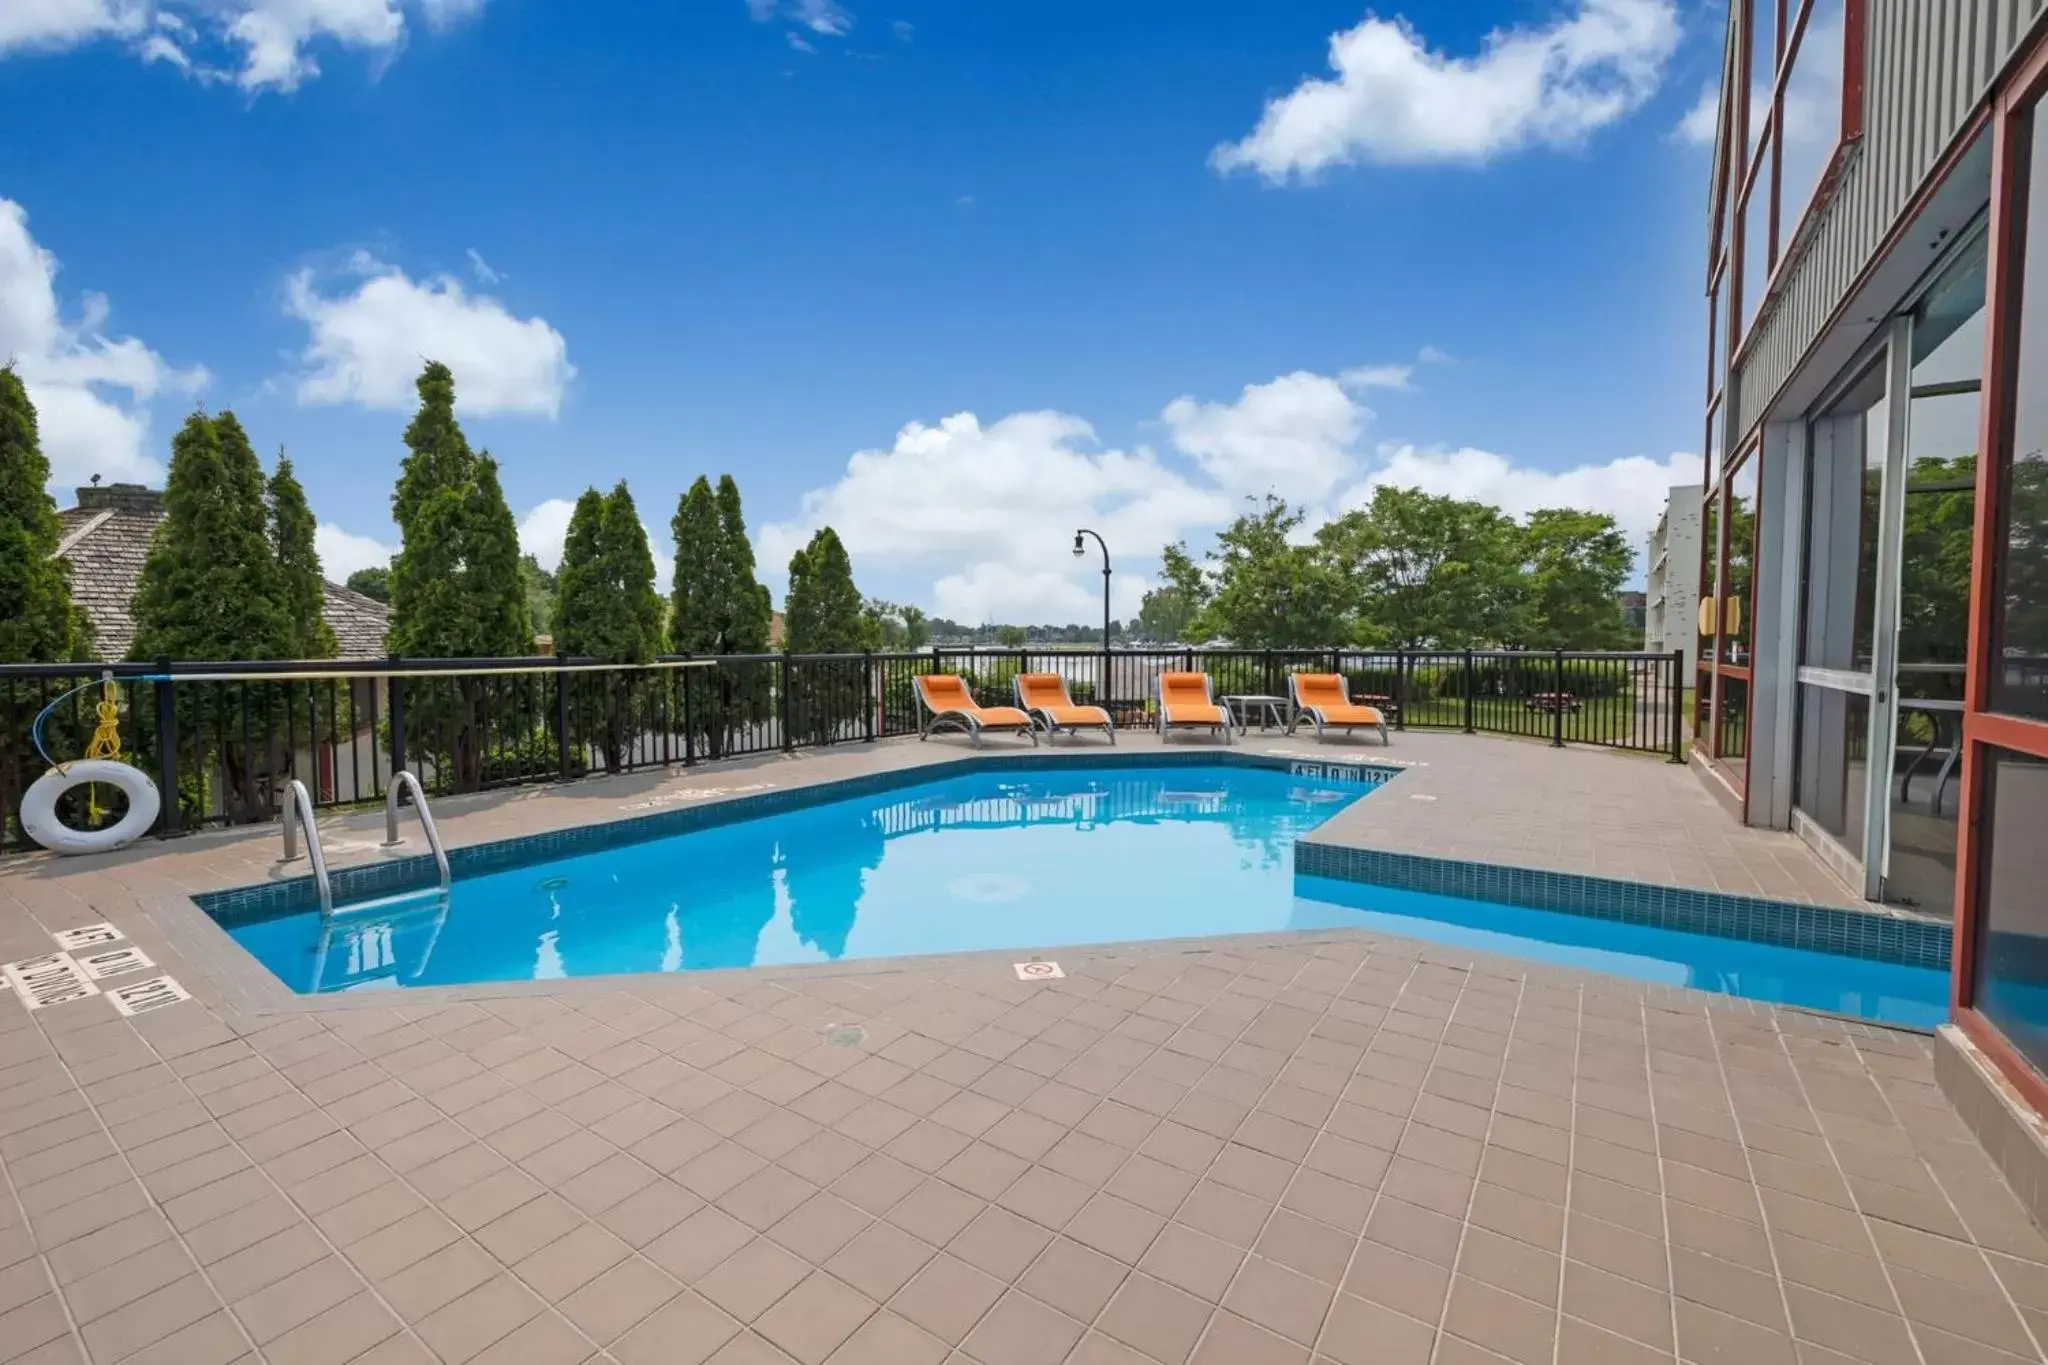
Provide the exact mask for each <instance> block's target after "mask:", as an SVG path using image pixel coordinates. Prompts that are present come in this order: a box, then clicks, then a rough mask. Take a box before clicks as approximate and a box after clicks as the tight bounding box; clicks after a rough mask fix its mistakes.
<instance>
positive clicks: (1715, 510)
mask: <svg viewBox="0 0 2048 1365" xmlns="http://www.w3.org/2000/svg"><path fill="white" fill-rule="evenodd" d="M1703 511H1704V514H1705V520H1704V524H1703V525H1702V526H1701V527H1700V597H1699V601H1700V613H1699V616H1700V619H1699V623H1698V624H1699V632H1700V639H1699V655H1698V658H1699V659H1700V661H1701V663H1702V664H1705V663H1708V662H1711V661H1712V660H1714V659H1717V658H1719V657H1720V643H1719V641H1720V635H1721V613H1720V612H1719V611H1718V610H1716V608H1715V605H1714V604H1715V603H1716V602H1717V601H1719V600H1720V596H1721V575H1720V568H1721V565H1720V547H1721V529H1720V528H1721V493H1720V490H1718V489H1716V490H1715V491H1714V492H1712V493H1709V494H1707V499H1706V503H1705V505H1704V508H1703Z"/></svg>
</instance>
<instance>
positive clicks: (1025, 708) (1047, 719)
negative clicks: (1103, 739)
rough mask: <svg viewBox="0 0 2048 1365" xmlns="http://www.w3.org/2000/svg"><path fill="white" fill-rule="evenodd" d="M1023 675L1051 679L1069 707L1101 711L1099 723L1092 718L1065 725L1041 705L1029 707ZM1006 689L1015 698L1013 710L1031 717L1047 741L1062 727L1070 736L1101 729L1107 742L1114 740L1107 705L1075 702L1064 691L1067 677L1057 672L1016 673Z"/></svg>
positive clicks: (1114, 736) (1114, 727)
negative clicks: (1107, 739) (1015, 703)
mask: <svg viewBox="0 0 2048 1365" xmlns="http://www.w3.org/2000/svg"><path fill="white" fill-rule="evenodd" d="M1026 678H1051V679H1053V680H1054V681H1055V682H1056V683H1058V684H1059V689H1060V697H1061V699H1062V701H1063V702H1064V703H1065V705H1066V706H1067V708H1068V709H1069V710H1073V711H1100V712H1101V713H1102V720H1101V721H1100V722H1099V723H1098V722H1095V721H1084V722H1082V723H1080V724H1078V725H1076V724H1073V723H1071V722H1070V723H1068V724H1066V725H1062V724H1060V722H1059V721H1058V720H1057V719H1056V718H1055V717H1054V716H1053V714H1052V712H1051V711H1049V710H1047V709H1046V708H1045V707H1042V706H1032V705H1030V704H1029V703H1028V702H1027V701H1026V700H1025V697H1024V680H1025V679H1026ZM1010 690H1011V691H1012V693H1014V694H1015V696H1016V698H1017V709H1018V710H1019V711H1022V712H1023V713H1024V714H1025V715H1027V716H1029V717H1031V719H1032V720H1034V721H1036V722H1037V723H1038V725H1039V726H1040V727H1041V728H1043V729H1044V731H1045V738H1046V742H1047V743H1050V742H1051V741H1052V740H1053V739H1054V737H1056V736H1057V735H1059V733H1060V732H1061V731H1062V730H1064V731H1065V732H1066V733H1067V734H1069V735H1072V734H1074V733H1076V732H1077V731H1080V730H1101V731H1102V732H1103V733H1104V734H1106V735H1108V736H1109V742H1110V743H1111V744H1112V745H1114V744H1115V743H1116V719H1115V718H1114V717H1113V716H1111V715H1110V714H1109V708H1108V707H1107V706H1098V705H1095V704H1093V703H1090V704H1089V705H1086V706H1083V705H1080V704H1079V703H1077V702H1076V701H1075V700H1074V698H1073V697H1072V696H1071V695H1070V694H1069V693H1068V692H1067V680H1066V679H1065V678H1062V677H1060V675H1059V674H1057V673H1019V674H1018V675H1017V676H1016V677H1014V678H1012V679H1011V680H1010Z"/></svg>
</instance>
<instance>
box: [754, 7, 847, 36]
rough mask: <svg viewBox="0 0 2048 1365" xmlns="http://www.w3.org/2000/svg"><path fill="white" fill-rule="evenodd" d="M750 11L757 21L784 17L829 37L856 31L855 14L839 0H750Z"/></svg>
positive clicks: (787, 21)
mask: <svg viewBox="0 0 2048 1365" xmlns="http://www.w3.org/2000/svg"><path fill="white" fill-rule="evenodd" d="M747 14H748V15H749V16H750V17H752V19H753V20H754V22H755V23H757V24H765V23H769V22H771V21H773V20H776V19H781V20H783V21H784V22H786V23H791V24H794V25H796V26H797V27H798V28H802V29H808V30H809V31H810V32H812V33H818V34H823V35H824V36H825V37H827V38H843V37H845V36H846V35H847V34H849V33H851V32H853V15H852V14H851V13H850V12H849V11H848V10H847V8H846V6H844V5H842V4H839V3H838V0H747Z"/></svg>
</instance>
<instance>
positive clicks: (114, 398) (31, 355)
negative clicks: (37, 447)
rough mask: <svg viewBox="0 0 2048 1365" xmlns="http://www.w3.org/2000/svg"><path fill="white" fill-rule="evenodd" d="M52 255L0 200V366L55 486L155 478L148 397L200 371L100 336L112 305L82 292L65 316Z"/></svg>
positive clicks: (192, 380)
mask: <svg viewBox="0 0 2048 1365" xmlns="http://www.w3.org/2000/svg"><path fill="white" fill-rule="evenodd" d="M56 286H57V258H56V257H55V256H54V255H52V254H51V253H50V252H49V251H47V250H45V249H44V248H43V247H41V246H40V245H38V244H37V242H36V240H35V238H34V237H33V236H32V235H31V234H30V232H29V227H28V212H27V210H25V209H24V208H22V206H21V205H20V204H17V203H15V202H14V201H12V200H10V199H0V364H6V363H9V362H11V363H12V364H13V365H14V366H15V369H16V371H17V372H18V373H19V374H20V375H21V380H22V383H23V385H24V386H25V387H26V388H27V390H28V395H29V401H30V402H32V403H34V404H35V407H36V417H37V423H38V427H39V429H40V431H41V436H42V446H43V453H44V454H45V455H46V456H48V457H49V461H50V482H51V487H52V489H56V490H64V489H69V488H71V487H74V486H75V485H78V484H81V483H84V482H86V481H87V480H89V479H90V478H91V477H92V476H93V475H94V474H99V475H102V476H103V477H105V478H106V479H108V480H110V481H112V480H126V481H133V482H143V483H148V482H154V481H157V480H159V479H161V478H162V476H163V466H162V465H160V464H159V463H158V462H157V461H156V460H155V459H154V458H152V457H151V456H150V455H149V453H148V452H147V449H146V443H147V439H148V435H149V411H148V406H147V405H148V403H149V402H150V400H152V399H154V398H156V397H158V396H160V395H163V394H178V393H195V392H197V391H198V390H199V389H200V388H201V387H203V386H204V385H205V383H206V377H207V376H206V371H205V370H203V369H200V368H198V367H196V366H195V367H193V368H191V369H179V368H177V367H175V366H173V365H171V364H170V363H168V362H167V361H165V360H164V358H163V357H162V356H160V355H158V354H157V353H156V352H155V351H153V350H151V349H150V348H149V347H148V346H146V345H144V344H143V343H142V342H141V341H138V340H137V339H136V338H134V337H112V336H109V335H108V334H107V322H108V319H109V316H110V313H111V307H110V305H109V304H108V301H107V299H106V298H105V297H104V296H103V295H98V294H87V295H85V296H84V298H83V300H82V301H81V303H80V305H79V308H78V312H77V315H76V316H75V317H72V318H69V319H67V318H66V317H65V316H64V313H63V311H62V309H61V308H60V306H59V303H58V298H57V287H56Z"/></svg>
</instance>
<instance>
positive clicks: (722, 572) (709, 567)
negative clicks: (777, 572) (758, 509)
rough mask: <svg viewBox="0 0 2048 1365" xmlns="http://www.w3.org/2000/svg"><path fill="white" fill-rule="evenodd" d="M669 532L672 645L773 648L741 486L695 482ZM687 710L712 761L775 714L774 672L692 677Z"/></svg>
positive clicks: (706, 650)
mask: <svg viewBox="0 0 2048 1365" xmlns="http://www.w3.org/2000/svg"><path fill="white" fill-rule="evenodd" d="M669 531H670V533H671V535H672V536H673V537H674V539H675V544H676V559H675V583H674V586H673V588H672V590H671V598H670V603H671V608H670V612H669V647H670V648H671V649H673V650H675V651H676V652H677V653H679V654H715V655H728V654H759V653H760V652H762V651H763V650H765V649H767V648H768V621H769V618H770V616H771V615H772V613H771V611H770V609H769V599H768V589H767V588H766V587H764V586H762V585H761V584H760V583H759V582H757V581H755V578H754V547H753V546H752V545H750V544H749V543H748V542H747V523H746V518H745V516H744V515H743V514H742V512H741V510H740V490H739V485H738V484H736V483H734V482H733V479H732V476H731V475H730V474H726V475H722V476H721V477H720V478H719V480H718V487H717V490H716V491H713V489H712V486H711V480H710V479H708V478H705V477H703V476H702V475H700V476H698V478H697V480H696V482H694V483H692V484H691V485H690V487H689V491H687V492H686V493H684V494H683V496H682V498H681V499H680V500H679V501H678V502H677V504H676V514H675V518H674V520H672V521H671V522H670V523H669ZM684 685H685V686H686V687H688V688H689V689H690V691H689V703H690V705H689V710H690V714H691V716H692V718H693V723H694V725H695V728H696V729H697V730H698V732H699V733H701V734H702V735H703V736H704V741H705V745H706V748H707V750H708V751H709V752H710V753H711V754H712V755H713V756H714V757H715V756H716V755H718V754H720V753H722V752H724V750H725V748H726V744H727V740H728V739H729V737H730V736H731V734H732V732H733V731H734V730H736V729H739V728H741V727H743V726H749V725H758V724H760V723H761V722H763V721H764V720H766V719H767V717H768V716H769V715H770V714H771V712H772V711H773V709H774V702H775V699H774V693H773V670H772V668H771V667H770V666H768V665H765V664H729V665H726V666H724V667H721V668H719V669H718V670H717V671H715V672H711V673H704V672H694V671H693V672H688V673H685V674H684Z"/></svg>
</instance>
